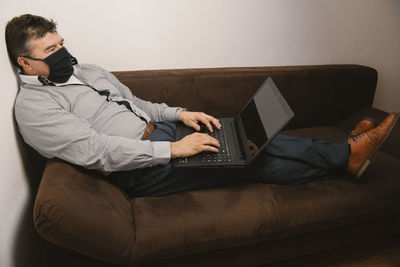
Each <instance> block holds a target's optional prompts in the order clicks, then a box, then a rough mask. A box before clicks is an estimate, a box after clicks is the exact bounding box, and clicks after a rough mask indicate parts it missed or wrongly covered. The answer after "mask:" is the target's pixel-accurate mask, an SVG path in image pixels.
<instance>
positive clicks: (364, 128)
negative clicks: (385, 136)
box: [350, 117, 376, 135]
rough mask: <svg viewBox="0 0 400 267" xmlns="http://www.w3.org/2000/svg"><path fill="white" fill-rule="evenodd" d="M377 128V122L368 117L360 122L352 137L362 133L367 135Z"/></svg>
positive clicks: (352, 132)
mask: <svg viewBox="0 0 400 267" xmlns="http://www.w3.org/2000/svg"><path fill="white" fill-rule="evenodd" d="M375 127H376V122H375V120H374V119H372V118H369V117H366V118H364V119H362V121H360V122H359V123H358V124H357V125H356V127H355V128H354V129H353V131H351V133H350V134H351V135H357V134H361V133H366V132H368V131H370V130H372V129H374V128H375Z"/></svg>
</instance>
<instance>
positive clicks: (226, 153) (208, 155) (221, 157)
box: [201, 121, 232, 163]
mask: <svg viewBox="0 0 400 267" xmlns="http://www.w3.org/2000/svg"><path fill="white" fill-rule="evenodd" d="M220 123H221V126H222V127H221V129H220V130H218V129H217V128H215V127H214V128H213V132H209V131H207V133H208V134H209V135H210V136H212V137H214V138H215V139H217V140H218V141H219V144H220V147H219V148H218V152H217V153H215V152H202V153H201V156H202V158H201V161H202V162H204V163H226V162H231V161H232V155H231V151H230V149H229V142H228V134H227V132H226V130H225V127H224V126H225V125H224V123H223V121H220Z"/></svg>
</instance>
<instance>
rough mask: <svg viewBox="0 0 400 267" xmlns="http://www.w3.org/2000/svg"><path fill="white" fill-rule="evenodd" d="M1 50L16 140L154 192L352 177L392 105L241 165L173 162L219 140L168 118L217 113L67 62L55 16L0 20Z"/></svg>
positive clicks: (208, 122) (276, 145)
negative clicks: (14, 77) (330, 137)
mask: <svg viewBox="0 0 400 267" xmlns="http://www.w3.org/2000/svg"><path fill="white" fill-rule="evenodd" d="M6 42H7V49H8V52H9V56H10V59H11V60H12V62H13V64H14V65H15V66H17V67H18V68H19V69H20V73H19V77H20V87H21V89H20V92H19V93H18V96H17V99H16V103H15V115H16V120H17V123H18V127H19V130H20V132H21V134H22V136H23V138H24V140H25V141H26V142H27V143H28V144H29V145H31V146H32V147H33V148H35V149H36V150H37V151H38V152H39V153H41V154H42V155H43V156H45V157H47V158H53V157H57V158H60V159H63V160H65V161H68V162H71V163H73V164H77V165H80V166H83V167H85V168H88V169H96V170H99V171H101V172H103V173H104V174H106V175H108V179H109V180H110V181H111V182H113V183H115V184H117V185H118V186H120V187H121V188H123V189H124V190H126V192H127V193H128V195H129V196H130V197H136V196H161V195H166V194H170V193H175V192H180V191H184V190H191V189H200V188H208V187H213V186H220V185H228V184H232V183H235V182H239V181H249V180H252V181H257V182H263V183H277V184H296V183H304V182H307V181H311V180H315V179H326V178H328V177H332V176H334V175H336V174H337V173H338V172H340V171H341V170H344V169H347V171H348V172H349V173H351V174H352V175H354V176H356V177H360V176H361V175H362V173H363V172H364V171H365V169H366V168H367V166H368V164H369V161H370V157H371V156H372V155H373V153H375V152H376V150H377V149H378V148H379V147H380V146H381V145H382V143H383V142H384V141H385V139H386V138H387V136H388V135H389V134H390V131H391V129H392V128H393V126H394V124H395V123H396V121H397V119H398V117H399V114H396V113H391V114H390V115H389V116H388V117H387V118H386V119H385V120H384V121H383V122H382V123H381V124H380V125H379V126H378V127H375V125H374V123H373V122H372V121H371V120H363V121H362V122H360V123H359V124H358V125H357V127H356V129H355V130H354V131H353V132H352V135H351V136H350V137H349V138H348V140H344V141H342V142H325V141H322V140H315V139H299V138H294V137H290V136H285V135H278V136H277V137H276V138H274V140H272V142H271V143H270V144H269V145H268V146H267V148H266V149H265V151H263V152H262V153H261V155H260V156H259V157H258V158H257V160H256V162H255V163H254V164H252V166H250V168H248V169H246V170H242V171H239V172H238V171H237V170H222V171H220V172H219V173H217V170H203V171H202V172H198V171H196V172H195V171H193V170H190V169H185V170H176V169H174V168H173V167H172V164H171V162H170V160H171V159H172V158H175V157H188V156H192V155H195V154H197V153H200V152H203V151H210V152H217V151H218V147H219V143H218V141H217V140H216V139H214V138H212V137H211V136H209V135H208V134H204V133H194V134H191V135H188V136H186V137H185V138H183V139H182V140H180V141H175V123H174V122H176V121H178V120H180V121H182V122H183V123H184V124H185V125H186V126H188V127H192V128H194V129H195V130H197V131H199V130H200V125H199V123H203V124H204V125H205V126H206V127H207V128H208V129H209V130H210V131H213V127H212V126H215V127H216V128H217V129H220V128H221V125H220V123H219V121H218V120H217V119H216V118H214V117H213V116H210V115H208V114H206V113H203V112H191V111H187V110H184V109H182V108H179V107H169V106H168V105H166V104H164V103H162V104H154V103H150V102H148V101H144V100H141V99H139V98H137V97H135V96H134V95H133V94H132V93H131V91H130V90H129V89H128V88H127V87H126V86H124V85H123V84H121V83H120V82H119V81H118V80H117V79H116V78H115V77H114V76H113V75H112V74H111V73H109V72H108V71H106V70H104V69H102V68H100V67H97V66H94V65H80V64H77V61H76V59H75V58H73V57H72V56H71V55H70V54H69V52H68V51H67V50H66V48H65V47H64V44H63V42H64V39H63V38H62V37H61V36H60V35H59V34H58V32H57V30H56V24H55V23H54V22H53V21H51V20H47V19H45V18H43V17H40V16H33V15H29V14H26V15H22V16H19V17H15V18H13V19H12V20H11V21H9V22H8V24H7V26H6Z"/></svg>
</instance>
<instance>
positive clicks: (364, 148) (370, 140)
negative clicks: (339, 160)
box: [347, 112, 400, 178]
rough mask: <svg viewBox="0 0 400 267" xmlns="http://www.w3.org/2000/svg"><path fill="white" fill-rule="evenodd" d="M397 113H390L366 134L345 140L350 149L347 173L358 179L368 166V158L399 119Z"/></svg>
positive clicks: (384, 139)
mask: <svg viewBox="0 0 400 267" xmlns="http://www.w3.org/2000/svg"><path fill="white" fill-rule="evenodd" d="M399 115H400V114H398V113H395V112H393V113H390V114H389V115H388V116H387V117H386V118H385V120H384V121H383V122H382V123H381V124H379V126H378V127H376V128H374V129H372V130H369V131H368V132H366V133H359V134H356V135H352V136H350V137H349V138H348V139H347V142H349V144H350V147H351V155H350V159H349V164H348V166H347V171H348V172H349V173H351V174H352V175H354V176H355V177H356V178H360V177H361V175H362V174H363V173H364V171H365V170H366V169H367V167H368V165H369V164H370V158H371V157H372V156H373V155H374V154H375V152H376V151H378V149H379V148H380V147H381V146H382V144H383V143H384V142H385V141H386V139H387V137H388V136H389V134H390V132H391V131H392V129H393V127H394V125H395V124H396V122H397V120H398V119H399Z"/></svg>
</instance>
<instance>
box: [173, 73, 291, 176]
mask: <svg viewBox="0 0 400 267" xmlns="http://www.w3.org/2000/svg"><path fill="white" fill-rule="evenodd" d="M293 117H294V113H293V111H292V110H291V108H290V107H289V105H288V104H287V102H286V100H285V99H284V98H283V96H282V95H281V93H280V92H279V90H278V88H277V87H276V85H275V83H274V82H273V80H272V78H271V77H269V78H267V79H266V80H265V81H264V83H263V84H262V85H261V86H260V88H259V89H258V90H257V91H256V93H255V94H254V95H253V97H252V98H251V99H250V100H249V101H248V102H247V104H246V105H245V106H244V107H243V108H242V110H241V111H240V112H239V114H237V115H236V116H235V117H231V118H219V120H220V123H221V125H222V127H221V129H220V130H218V129H217V128H216V127H214V129H213V132H209V131H208V130H207V128H206V127H205V126H204V125H203V126H202V127H201V128H202V130H200V131H201V132H204V133H208V134H210V135H211V136H213V137H214V138H216V139H217V140H219V143H220V147H219V149H218V152H210V151H204V152H201V153H199V154H196V155H194V156H191V157H183V158H174V159H173V166H174V167H177V168H188V167H190V168H193V167H196V168H246V167H247V166H249V165H250V163H251V162H252V161H253V160H254V159H255V158H257V156H258V155H259V154H260V152H261V151H262V150H263V149H264V148H265V147H266V146H267V145H268V143H269V142H271V140H272V139H273V138H274V137H275V136H276V135H277V134H278V133H279V132H280V131H281V130H282V128H283V127H284V126H285V125H286V124H287V123H288V122H289V121H290V120H291V119H292V118H293ZM194 132H196V130H194V129H192V128H189V127H186V126H185V125H184V124H183V123H181V122H179V123H178V124H177V128H176V141H179V140H181V139H182V138H183V137H185V136H186V135H189V134H192V133H194Z"/></svg>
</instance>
